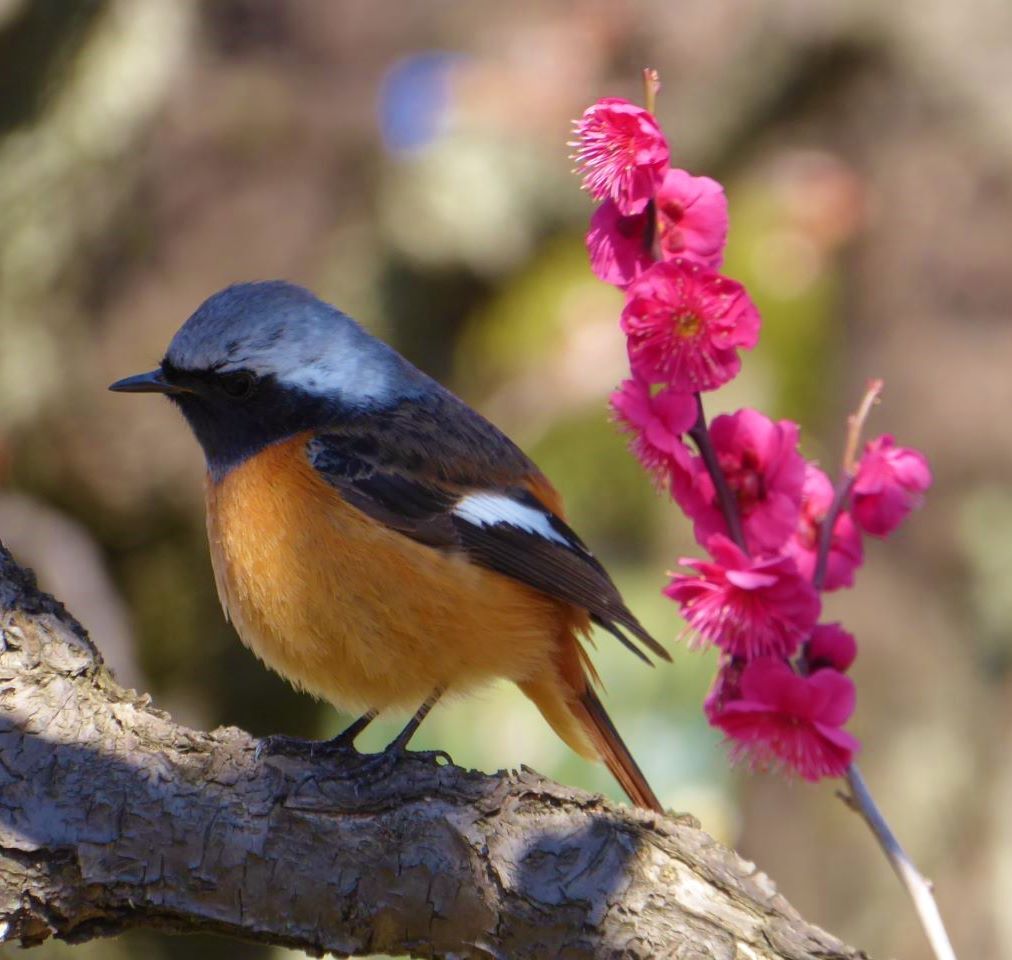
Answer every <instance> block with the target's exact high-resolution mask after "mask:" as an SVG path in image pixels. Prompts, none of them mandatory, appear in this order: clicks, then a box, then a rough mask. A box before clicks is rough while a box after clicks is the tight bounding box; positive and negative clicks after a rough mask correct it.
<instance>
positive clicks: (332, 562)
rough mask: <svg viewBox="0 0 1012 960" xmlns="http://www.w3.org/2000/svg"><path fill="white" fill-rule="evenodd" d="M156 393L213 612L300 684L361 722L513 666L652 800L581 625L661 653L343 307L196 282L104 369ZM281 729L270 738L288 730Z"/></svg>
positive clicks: (544, 492)
mask: <svg viewBox="0 0 1012 960" xmlns="http://www.w3.org/2000/svg"><path fill="white" fill-rule="evenodd" d="M109 389H110V390H113V391H117V392H122V393H158V394H163V395H165V396H166V397H167V398H168V399H169V400H171V401H172V402H173V403H174V404H175V406H176V407H178V409H179V410H180V412H181V413H182V415H183V417H184V418H185V420H186V421H187V423H188V424H189V427H190V429H191V430H192V432H193V434H194V435H195V437H196V439H197V441H198V442H199V444H200V446H201V447H202V449H203V452H204V457H205V460H206V479H205V497H206V514H207V534H208V543H209V547H210V554H211V562H212V567H213V570H214V579H215V584H216V587H217V591H218V596H219V599H220V600H221V604H222V607H223V609H224V612H225V616H226V618H227V619H229V620H230V621H231V622H232V624H233V625H234V627H235V629H236V631H237V633H238V634H239V637H240V639H241V640H242V642H243V643H244V644H245V645H246V646H248V647H249V648H250V649H251V650H252V651H253V652H254V653H255V654H256V655H257V656H258V657H259V658H260V659H261V660H262V661H263V662H264V663H265V664H266V665H267V666H268V667H270V668H271V669H273V670H274V671H276V672H277V673H279V674H281V676H282V677H285V678H286V679H287V680H288V681H289V682H291V683H292V684H293V685H294V686H296V687H297V688H300V689H303V690H305V691H307V692H309V693H311V694H314V695H315V696H317V697H319V698H322V699H323V700H326V701H328V702H330V703H331V704H333V705H334V706H335V707H337V708H338V709H340V710H342V711H347V712H353V713H361V717H360V718H359V719H358V720H356V721H355V722H354V723H352V724H351V726H349V727H348V728H347V729H346V730H345V731H344V732H343V733H342V734H339V735H338V736H337V737H335V738H334V739H333V740H332V741H328V742H329V743H330V744H331V745H332V746H333V747H334V748H335V749H341V750H344V749H347V748H351V749H354V746H353V745H354V740H355V737H357V736H358V734H359V733H361V731H362V730H363V729H364V728H365V727H366V725H367V724H368V723H369V722H370V721H371V720H372V719H373V718H374V717H376V716H377V715H378V714H379V713H381V712H386V711H391V710H404V709H405V708H406V709H407V710H409V711H410V710H414V711H415V712H414V714H413V715H412V717H411V720H410V721H409V722H408V724H407V725H406V726H405V727H404V729H403V730H402V731H401V733H400V734H399V735H398V736H397V737H396V738H395V739H394V740H393V741H392V742H391V744H390V745H389V746H388V747H387V748H386V750H385V751H383V754H382V755H383V756H386V757H388V758H390V757H398V756H400V755H402V754H403V753H405V752H406V751H407V744H408V741H409V740H410V738H411V736H412V735H413V734H414V732H415V730H416V729H417V727H418V725H419V724H420V723H421V722H422V720H423V719H424V717H425V716H426V714H427V713H428V712H429V711H430V710H431V709H432V707H433V706H434V705H435V703H436V701H437V700H439V698H440V697H441V696H442V695H443V694H446V693H449V694H464V693H467V692H468V691H470V690H473V689H475V688H478V687H480V686H482V685H483V684H487V683H489V682H491V681H493V680H495V679H499V678H505V679H506V680H510V681H513V682H514V683H516V684H517V685H518V686H519V688H520V689H521V690H522V691H523V693H524V694H526V695H527V697H529V698H530V700H532V701H533V702H534V704H535V705H536V706H537V708H538V709H539V710H540V712H541V714H542V716H543V717H544V719H545V720H546V721H547V722H548V724H549V725H550V726H551V727H552V729H553V730H554V731H555V732H556V733H557V734H558V736H559V737H561V739H562V740H563V741H564V742H565V743H566V744H568V745H569V746H570V747H571V748H572V749H573V750H575V751H576V752H577V753H578V754H580V755H582V756H584V757H587V758H589V759H595V760H603V762H604V763H605V765H606V766H607V768H608V769H609V770H610V771H611V773H612V775H613V776H614V777H615V779H616V780H617V781H618V783H619V784H620V786H621V787H622V788H623V790H624V791H625V793H626V794H627V796H628V797H629V799H630V801H631V802H632V803H633V804H634V805H636V806H639V807H642V808H645V809H648V810H653V811H655V812H658V813H663V808H662V807H661V805H660V802H659V801H658V799H657V796H656V794H655V793H654V791H653V789H652V788H651V787H650V785H649V783H648V782H647V780H646V778H645V776H644V774H643V773H642V771H641V770H640V768H639V766H638V765H637V763H636V761H635V760H634V758H633V756H632V754H631V753H630V752H629V749H628V748H627V747H626V745H625V743H624V742H623V741H622V738H621V737H620V736H619V734H618V732H617V730H616V729H615V726H614V724H613V723H612V721H611V719H610V717H609V716H608V714H607V712H606V711H605V709H604V706H603V705H602V703H601V700H600V698H599V696H598V695H597V692H596V689H595V688H597V687H599V686H600V678H599V676H598V674H597V672H596V670H595V668H594V666H593V664H592V662H591V660H590V658H589V656H588V654H587V652H586V649H585V646H584V642H585V641H586V640H588V639H589V636H590V631H591V628H592V625H594V624H596V625H598V626H599V627H601V628H603V629H604V630H605V631H607V632H609V633H611V634H612V635H614V636H615V637H616V638H617V639H618V640H619V641H620V642H621V643H622V644H624V645H625V646H626V647H627V648H628V649H629V650H631V651H632V652H633V653H635V654H636V655H637V656H639V657H640V658H641V659H642V660H644V661H646V662H647V663H648V664H652V661H651V660H650V658H649V656H648V655H647V652H646V651H649V653H652V654H653V655H655V656H656V657H659V658H661V659H664V660H670V656H669V654H668V653H667V651H666V650H665V649H664V647H662V646H661V644H659V643H658V642H657V641H656V640H655V639H654V638H653V637H652V636H651V635H650V634H649V633H648V632H647V631H646V629H645V628H644V627H643V626H642V624H641V623H640V622H639V620H638V619H637V618H636V617H635V616H634V615H633V613H632V612H631V611H630V610H629V608H628V607H627V606H626V604H625V602H624V601H623V599H622V597H621V595H620V593H619V591H618V589H617V588H616V586H615V584H614V583H613V582H612V580H611V578H610V577H609V575H608V573H607V572H606V571H605V569H604V567H603V566H602V565H601V563H600V562H599V561H598V560H597V558H596V557H595V556H594V554H593V553H592V552H591V551H590V549H589V548H588V547H587V545H586V544H585V543H584V542H583V541H582V540H581V539H580V538H579V536H577V534H576V533H575V532H574V531H573V530H572V528H571V527H570V526H569V525H568V524H567V523H566V520H565V513H564V508H563V502H562V498H561V496H560V494H559V493H558V492H557V491H556V489H555V488H554V487H553V486H552V484H551V483H550V482H549V480H548V479H547V478H546V477H545V475H544V474H543V473H542V472H541V471H540V470H539V469H538V468H537V467H536V466H535V465H534V463H533V462H532V461H531V460H530V459H529V458H528V457H527V456H526V455H525V454H524V453H523V452H522V451H521V450H520V449H519V447H517V445H516V444H514V443H513V442H512V441H511V440H510V439H509V438H508V437H506V436H505V434H503V433H502V432H501V431H500V430H498V429H497V428H496V427H495V426H493V425H492V424H491V423H490V422H489V421H488V420H486V419H485V418H484V417H483V416H481V414H479V413H478V412H477V411H475V410H474V409H472V408H471V407H470V406H468V405H467V404H466V403H465V402H464V401H463V400H461V399H459V398H458V397H456V396H455V395H454V394H453V393H451V392H450V391H449V390H448V389H446V388H445V387H443V386H442V385H441V384H439V383H438V382H437V381H436V380H434V379H432V378H431V377H429V376H428V375H426V374H425V373H423V372H422V371H421V370H419V369H417V368H416V367H415V366H413V365H412V364H411V363H409V362H408V360H406V359H405V358H404V357H402V356H401V355H400V354H399V353H398V352H397V351H396V350H394V349H393V348H392V347H390V346H389V345H387V344H386V343H384V342H383V341H382V340H380V339H378V338H377V337H374V336H372V335H371V334H370V333H368V332H367V331H366V330H365V329H364V328H363V327H362V326H360V325H359V324H358V323H357V322H356V321H355V320H353V319H352V318H351V317H350V316H348V315H347V314H345V313H343V312H342V311H341V310H339V309H338V308H336V307H334V306H332V305H330V304H329V303H326V302H324V301H322V300H320V299H319V298H317V297H316V296H315V295H314V294H313V293H311V292H310V291H309V290H307V289H305V288H302V287H299V286H297V285H295V284H292V283H289V282H286V281H282V280H267V281H257V282H249V283H238V284H234V285H232V286H229V287H226V288H225V289H223V290H220V291H218V292H217V293H215V294H213V295H212V296H210V297H209V298H208V299H207V300H205V301H204V303H203V304H201V305H200V306H199V307H198V309H197V310H196V311H195V312H194V313H193V314H192V315H191V316H190V317H189V319H187V320H186V322H185V323H184V324H183V325H182V326H181V327H180V328H179V330H178V331H177V332H176V334H175V335H174V336H173V338H172V340H171V342H170V343H169V346H168V348H167V350H166V352H165V355H164V358H163V359H162V361H161V363H160V365H159V366H158V367H157V368H156V369H155V370H152V371H150V372H148V373H141V374H137V375H135V376H131V377H127V378H125V379H122V380H118V381H117V382H116V383H113V384H111V385H110V387H109ZM287 739H290V738H279V740H287Z"/></svg>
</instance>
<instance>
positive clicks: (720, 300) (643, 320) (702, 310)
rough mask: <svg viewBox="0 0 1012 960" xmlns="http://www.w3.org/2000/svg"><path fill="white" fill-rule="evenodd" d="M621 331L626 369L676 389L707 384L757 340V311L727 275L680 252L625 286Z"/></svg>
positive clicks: (730, 369) (728, 372)
mask: <svg viewBox="0 0 1012 960" xmlns="http://www.w3.org/2000/svg"><path fill="white" fill-rule="evenodd" d="M626 295H627V297H628V300H627V302H626V306H625V309H624V310H623V311H622V329H623V330H624V331H625V333H626V336H627V338H628V340H627V347H628V351H629V364H630V366H631V367H632V371H633V374H634V375H635V376H636V377H637V378H639V379H640V380H645V381H647V382H649V383H664V384H665V385H667V386H670V387H671V388H672V389H673V390H677V391H678V392H680V393H696V392H697V391H700V390H713V389H715V388H717V387H719V386H721V384H724V383H727V381H728V380H730V379H732V378H733V377H734V376H735V375H736V374H737V373H738V370H739V369H740V367H741V360H740V359H739V357H738V352H737V351H738V348H739V347H744V348H745V349H750V348H752V347H754V346H755V344H756V341H757V340H758V339H759V322H760V321H759V311H758V310H756V308H755V306H754V305H753V304H752V301H751V300H750V299H749V297H748V294H747V293H746V292H745V288H744V287H743V286H742V285H741V284H740V283H737V282H736V281H734V280H729V279H728V278H727V277H722V276H720V275H719V274H716V273H713V272H711V271H709V270H706V269H704V268H703V267H700V266H699V265H698V264H695V263H691V262H689V261H688V260H685V259H683V258H676V259H674V260H668V261H664V262H663V263H655V264H654V265H653V266H652V267H650V269H648V270H647V271H646V272H644V273H643V274H641V275H640V276H639V277H638V278H637V279H636V280H635V281H633V283H632V284H630V286H629V288H628V289H627V291H626Z"/></svg>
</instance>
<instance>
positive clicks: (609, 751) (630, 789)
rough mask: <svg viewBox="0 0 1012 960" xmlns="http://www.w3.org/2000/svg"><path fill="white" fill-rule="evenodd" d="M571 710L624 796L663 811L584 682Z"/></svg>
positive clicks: (631, 756)
mask: <svg viewBox="0 0 1012 960" xmlns="http://www.w3.org/2000/svg"><path fill="white" fill-rule="evenodd" d="M573 712H574V713H575V714H576V716H577V719H578V720H579V721H580V726H581V727H582V728H583V731H584V733H586V735H587V736H588V737H589V738H590V741H591V742H592V743H593V744H594V747H595V749H596V750H597V752H598V754H599V755H600V757H601V759H602V760H603V761H604V764H605V766H606V767H607V768H608V769H609V770H610V771H611V775H612V776H613V777H614V778H615V779H616V780H617V781H618V782H619V785H620V786H621V787H622V789H623V790H625V792H626V796H627V797H629V799H630V800H631V801H632V802H633V803H634V804H636V806H637V807H643V809H645V810H653V811H654V812H655V813H664V808H663V807H662V806H661V804H660V801H659V800H658V799H657V795H656V794H655V793H654V791H653V790H652V789H650V784H649V783H647V778H646V777H645V776H643V771H642V770H640V768H639V764H637V763H636V761H635V760H634V759H633V755H632V754H631V753H630V752H629V748H628V747H627V746H626V745H625V743H624V742H623V740H622V738H621V737H620V736H619V735H618V731H617V730H616V729H615V724H613V723H612V722H611V717H609V716H608V714H607V712H606V711H605V709H604V706H603V705H602V704H601V701H600V700H599V699H598V698H597V694H596V693H594V691H593V690H592V689H591V687H590V686H589V685H588V686H587V688H586V689H585V690H584V692H583V695H582V696H581V697H580V699H579V700H578V701H577V703H576V704H575V705H574V710H573Z"/></svg>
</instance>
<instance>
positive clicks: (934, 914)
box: [844, 764, 956, 960]
mask: <svg viewBox="0 0 1012 960" xmlns="http://www.w3.org/2000/svg"><path fill="white" fill-rule="evenodd" d="M847 786H848V787H850V796H849V797H845V798H844V799H845V800H846V801H847V805H848V806H849V807H851V809H853V810H855V811H856V812H857V813H859V814H860V815H861V817H862V819H863V820H864V822H865V823H867V824H868V826H869V828H870V829H871V832H872V833H874V834H875V839H876V840H878V842H879V846H880V847H881V848H882V851H883V853H885V855H886V859H887V860H888V861H889V863H890V864H891V866H892V868H893V870H894V871H895V872H896V876H897V877H899V878H900V883H902V884H903V886H904V887H906V889H907V893H909V894H910V899H911V900H913V902H914V909H915V910H916V911H917V915H918V917H919V918H920V921H921V926H922V927H923V928H924V933H925V934H926V935H927V938H928V942H929V943H930V944H931V949H932V951H933V952H934V954H935V957H936V958H937V960H956V952H955V951H954V950H953V949H952V943H951V942H950V941H949V935H948V933H947V932H946V930H945V924H944V923H943V922H942V915H941V913H940V912H939V910H938V904H937V903H936V902H935V896H934V894H933V893H932V891H931V883H930V882H929V881H928V879H927V878H926V877H925V876H924V875H923V874H922V873H921V872H920V871H919V870H918V869H917V867H915V866H914V864H913V861H912V860H911V859H910V857H908V856H907V854H906V851H905V850H904V849H903V847H901V846H900V843H899V841H898V840H897V839H896V837H895V835H894V834H893V832H892V830H890V829H889V824H888V823H886V820H885V817H883V816H882V812H881V811H880V810H879V808H878V807H877V806H876V805H875V801H874V800H873V799H872V795H871V793H870V792H869V790H868V785H867V784H866V783H865V782H864V777H862V776H861V771H860V770H858V768H857V765H856V764H851V765H850V768H849V769H848V770H847Z"/></svg>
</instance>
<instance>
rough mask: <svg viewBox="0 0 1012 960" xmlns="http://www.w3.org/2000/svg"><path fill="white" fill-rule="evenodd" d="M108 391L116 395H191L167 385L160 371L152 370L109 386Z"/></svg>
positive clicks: (185, 389) (188, 391)
mask: <svg viewBox="0 0 1012 960" xmlns="http://www.w3.org/2000/svg"><path fill="white" fill-rule="evenodd" d="M109 389H110V390H115V391H116V392H117V393H192V392H193V391H192V390H188V389H187V388H186V387H179V386H176V384H174V383H169V381H168V380H166V379H165V377H164V376H162V371H161V370H152V371H151V372H150V373H138V374H136V375H134V376H132V377H125V378H124V379H122V380H117V381H116V382H115V383H113V384H110V385H109Z"/></svg>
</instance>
